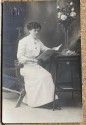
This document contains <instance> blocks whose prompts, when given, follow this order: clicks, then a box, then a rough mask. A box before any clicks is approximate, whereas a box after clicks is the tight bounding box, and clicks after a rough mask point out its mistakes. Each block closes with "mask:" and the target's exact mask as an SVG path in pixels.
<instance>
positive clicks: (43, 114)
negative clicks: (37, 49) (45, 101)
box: [2, 93, 83, 123]
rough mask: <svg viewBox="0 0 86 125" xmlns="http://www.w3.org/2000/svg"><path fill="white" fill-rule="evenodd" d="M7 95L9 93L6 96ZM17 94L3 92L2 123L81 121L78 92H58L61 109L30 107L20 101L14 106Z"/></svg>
mask: <svg viewBox="0 0 86 125" xmlns="http://www.w3.org/2000/svg"><path fill="white" fill-rule="evenodd" d="M7 95H9V96H8V97H7ZM16 100H17V96H16V95H14V94H13V93H4V95H3V101H2V121H3V123H65V122H66V123H67V122H68V123H71V122H72V123H73V122H82V120H83V118H82V105H81V100H80V96H79V94H78V93H75V94H74V99H72V97H71V93H65V94H64V93H62V94H60V99H59V101H58V104H59V105H60V106H61V110H55V111H53V110H52V109H50V110H49V109H42V108H31V107H28V106H27V105H25V104H24V103H22V105H21V106H20V107H19V108H15V105H16Z"/></svg>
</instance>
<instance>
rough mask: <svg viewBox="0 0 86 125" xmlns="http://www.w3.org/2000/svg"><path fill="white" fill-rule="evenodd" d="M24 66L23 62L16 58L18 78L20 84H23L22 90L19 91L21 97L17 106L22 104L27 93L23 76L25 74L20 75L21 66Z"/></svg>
mask: <svg viewBox="0 0 86 125" xmlns="http://www.w3.org/2000/svg"><path fill="white" fill-rule="evenodd" d="M22 67H23V64H21V63H19V62H18V60H15V70H16V77H17V78H18V80H19V82H20V84H21V85H22V90H21V92H20V93H19V98H18V100H17V104H16V107H19V106H20V105H21V103H22V100H23V98H24V96H25V94H26V91H25V86H24V78H23V76H21V75H20V68H22Z"/></svg>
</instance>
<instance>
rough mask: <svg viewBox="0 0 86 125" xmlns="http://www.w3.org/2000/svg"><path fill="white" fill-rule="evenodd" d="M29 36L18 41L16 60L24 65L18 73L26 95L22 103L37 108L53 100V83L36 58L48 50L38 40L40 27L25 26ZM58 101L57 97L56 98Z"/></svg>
mask: <svg viewBox="0 0 86 125" xmlns="http://www.w3.org/2000/svg"><path fill="white" fill-rule="evenodd" d="M27 29H28V30H29V35H28V36H26V37H24V38H23V39H21V40H20V41H19V44H18V52H17V58H18V60H19V62H21V63H23V64H24V67H23V68H21V70H20V73H21V75H22V76H24V81H25V90H26V95H25V98H24V102H25V103H27V104H28V106H30V107H39V106H42V105H45V104H47V103H50V102H52V101H53V99H54V83H53V79H52V76H51V74H50V73H49V72H48V71H47V70H45V69H44V68H42V67H41V66H40V65H39V64H38V63H37V62H38V61H37V60H36V57H37V56H38V55H39V54H40V51H45V50H47V49H49V48H48V47H46V46H44V45H43V43H42V42H41V41H40V40H39V38H38V32H39V31H40V29H41V25H40V24H39V23H37V22H30V23H29V24H28V25H27ZM57 99H58V97H57Z"/></svg>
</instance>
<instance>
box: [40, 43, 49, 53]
mask: <svg viewBox="0 0 86 125" xmlns="http://www.w3.org/2000/svg"><path fill="white" fill-rule="evenodd" d="M40 47H41V51H46V50H48V49H50V48H48V47H46V46H45V45H44V44H43V43H42V42H41V41H40Z"/></svg>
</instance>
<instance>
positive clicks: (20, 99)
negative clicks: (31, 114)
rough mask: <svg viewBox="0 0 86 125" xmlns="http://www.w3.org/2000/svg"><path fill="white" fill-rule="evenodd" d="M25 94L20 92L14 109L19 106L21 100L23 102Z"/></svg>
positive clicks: (23, 91)
mask: <svg viewBox="0 0 86 125" xmlns="http://www.w3.org/2000/svg"><path fill="white" fill-rule="evenodd" d="M25 94H26V92H25V90H22V92H21V93H20V96H19V98H18V101H17V104H16V106H15V107H16V108H17V107H20V105H21V103H22V100H23V98H24V96H25Z"/></svg>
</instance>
